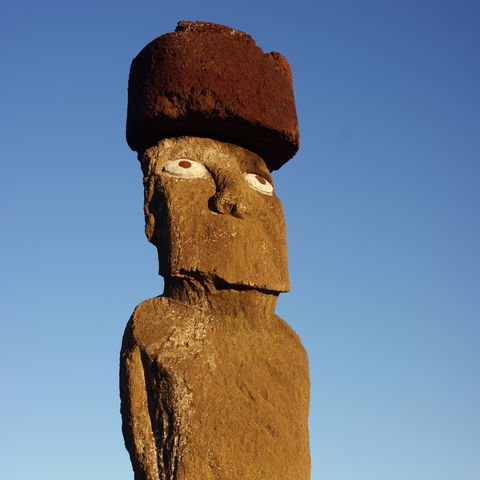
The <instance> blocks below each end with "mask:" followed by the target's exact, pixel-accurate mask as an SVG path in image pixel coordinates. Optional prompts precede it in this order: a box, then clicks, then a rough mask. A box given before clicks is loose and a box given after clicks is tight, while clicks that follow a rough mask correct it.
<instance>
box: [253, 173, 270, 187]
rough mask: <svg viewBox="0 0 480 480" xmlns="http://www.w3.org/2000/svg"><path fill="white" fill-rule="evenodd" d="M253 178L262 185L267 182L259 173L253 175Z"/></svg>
mask: <svg viewBox="0 0 480 480" xmlns="http://www.w3.org/2000/svg"><path fill="white" fill-rule="evenodd" d="M255 178H256V179H257V180H258V181H259V182H260V183H261V184H262V185H265V184H266V183H267V181H266V180H265V179H264V178H262V177H261V176H260V175H255Z"/></svg>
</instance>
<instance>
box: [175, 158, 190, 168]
mask: <svg viewBox="0 0 480 480" xmlns="http://www.w3.org/2000/svg"><path fill="white" fill-rule="evenodd" d="M178 164H179V165H180V166H181V167H182V168H190V167H191V166H192V164H191V163H190V162H187V161H186V160H182V161H181V162H178Z"/></svg>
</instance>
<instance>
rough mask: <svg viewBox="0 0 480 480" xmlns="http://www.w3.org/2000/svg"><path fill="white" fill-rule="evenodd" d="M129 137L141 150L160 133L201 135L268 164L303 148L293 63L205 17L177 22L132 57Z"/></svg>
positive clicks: (273, 165)
mask: <svg viewBox="0 0 480 480" xmlns="http://www.w3.org/2000/svg"><path fill="white" fill-rule="evenodd" d="M128 93H129V95H128V117H127V141H128V144H129V145H130V147H131V148H132V149H133V150H136V151H139V152H140V151H142V150H144V149H146V148H148V147H150V146H153V145H155V144H156V142H157V141H159V140H161V139H162V138H167V137H176V136H182V135H194V136H204V137H209V138H215V139H219V140H223V141H228V142H231V143H234V144H236V145H240V146H242V147H245V148H248V149H249V150H252V151H253V152H256V153H257V154H259V155H260V156H261V157H262V158H263V159H264V160H265V162H266V164H267V166H268V168H269V169H270V170H275V169H278V168H280V167H281V166H282V165H283V164H284V163H285V162H286V161H287V160H289V159H290V158H291V157H293V155H295V153H296V152H297V150H298V147H299V133H298V123H297V116H296V111H295V101H294V96H293V85H292V76H291V72H290V67H289V65H288V62H287V60H286V59H285V58H284V57H283V56H282V55H280V54H279V53H276V52H271V53H263V51H262V50H261V49H260V48H259V47H257V46H256V45H255V42H254V40H253V39H252V38H251V37H250V36H249V35H247V34H245V33H243V32H240V31H238V30H233V29H231V28H229V27H224V26H221V25H215V24H212V23H205V22H179V24H178V26H177V29H176V31H175V32H173V33H168V34H166V35H162V36H161V37H158V38H157V39H156V40H154V41H153V42H151V43H150V44H148V45H147V46H146V47H145V48H144V49H143V50H142V51H141V52H140V53H139V54H138V56H137V57H136V58H135V59H134V61H133V62H132V66H131V70H130V79H129V89H128Z"/></svg>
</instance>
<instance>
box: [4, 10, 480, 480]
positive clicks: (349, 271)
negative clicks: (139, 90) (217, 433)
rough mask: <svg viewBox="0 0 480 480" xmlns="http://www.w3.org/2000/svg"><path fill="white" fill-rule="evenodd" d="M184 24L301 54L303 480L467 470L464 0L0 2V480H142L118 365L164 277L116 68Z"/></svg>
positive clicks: (474, 65) (287, 309)
mask: <svg viewBox="0 0 480 480" xmlns="http://www.w3.org/2000/svg"><path fill="white" fill-rule="evenodd" d="M178 20H204V21H212V22H216V23H220V24H225V25H229V26H231V27H234V28H237V29H240V30H243V31H245V32H247V33H249V34H251V35H252V36H253V37H254V39H255V40H256V42H257V44H258V45H259V46H260V47H262V48H263V50H264V51H271V50H275V51H279V52H281V53H282V54H284V55H285V56H286V57H287V59H288V60H289V61H290V64H291V66H292V70H293V76H294V85H295V94H296V104H297V111H298V116H299V122H300V132H301V144H302V145H301V149H300V152H299V153H298V154H297V155H296V156H295V158H294V159H293V160H291V161H290V162H289V163H288V164H287V165H285V166H284V167H283V168H282V169H281V170H279V171H278V172H277V173H276V174H275V175H274V182H275V186H276V191H277V194H278V195H279V197H280V198H281V199H282V202H283V205H284V210H285V215H286V221H287V227H288V244H289V264H290V275H291V284H292V290H291V292H290V293H288V294H282V295H281V296H280V298H279V301H278V306H277V313H278V314H279V315H280V316H282V317H283V318H285V319H286V320H287V321H288V322H289V323H290V325H292V327H293V328H294V329H295V330H296V331H297V332H298V334H299V335H300V337H301V339H302V341H303V344H304V345H305V347H306V349H307V351H308V354H309V358H310V371H311V372H310V373H311V382H312V387H311V408H310V435H311V456H312V480H386V479H387V480H406V479H408V480H457V479H461V480H479V479H480V454H479V452H480V410H479V408H480V407H479V406H480V376H479V372H480V348H479V343H480V326H479V323H480V322H479V320H480V248H479V246H480V217H479V205H480V189H479V185H480V165H479V161H480V89H479V85H480V53H479V52H480V49H479V46H480V28H479V25H480V4H479V3H478V2H477V1H464V0H456V1H453V0H452V1H442V0H436V1H433V0H432V1H427V0H416V1H412V0H402V1H385V0H384V1H373V0H365V1H360V0H357V1H353V0H345V1H340V0H339V1H333V0H331V1H322V0H320V1H318V2H313V1H306V0H298V1H296V2H292V1H288V2H287V1H284V0H277V1H264V2H262V1H258V0H257V1H251V0H244V1H242V2H234V3H233V2H227V1H202V2H193V1H191V0H187V1H183V2H162V1H138V2H133V1H129V2H127V1H124V0H117V1H103V2H102V1H95V2H94V1H91V0H84V1H82V2H72V1H65V0H64V1H53V0H42V1H38V2H37V1H36V2H33V1H31V0H27V1H21V0H16V1H12V0H4V2H3V6H2V15H1V19H0V22H1V23H0V42H1V45H2V49H1V70H2V75H1V77H0V78H1V80H0V82H1V88H0V95H1V99H0V100H1V144H0V147H1V150H0V151H1V156H2V160H1V182H2V185H1V188H0V195H1V202H0V205H1V207H0V209H1V216H2V218H1V225H2V235H1V237H0V242H1V244H2V267H1V271H2V279H1V282H2V287H1V292H2V309H1V310H2V335H1V336H0V342H1V345H0V356H1V357H0V364H1V370H2V382H1V383H2V395H1V397H2V400H1V405H2V406H1V413H0V420H1V426H0V428H1V432H2V433H1V435H0V452H1V453H0V456H1V457H2V458H1V461H0V476H1V478H4V479H8V480H24V479H27V478H35V479H38V480H60V479H61V480H65V479H69V480H77V479H78V480H80V479H81V480H85V479H87V478H88V479H97V478H98V479H102V480H103V479H115V480H129V479H130V480H133V473H132V470H131V467H130V462H129V459H128V455H127V452H126V450H125V449H124V447H123V438H122V434H121V430H120V425H121V423H120V414H119V395H118V354H119V349H120V343H121V338H122V334H123V329H124V327H125V324H126V322H127V320H128V318H129V316H130V313H131V311H132V310H133V308H134V307H135V305H136V304H138V303H140V302H141V301H143V300H144V299H146V298H149V297H152V296H155V295H158V294H160V293H161V292H162V285H163V283H162V280H161V278H160V277H158V275H157V273H156V272H157V260H156V251H155V248H154V247H153V246H151V245H150V244H149V243H148V242H147V240H146V238H145V236H144V233H143V211H142V204H143V198H142V195H143V191H142V184H141V172H140V168H139V165H138V162H137V160H136V155H135V153H134V152H132V151H130V150H129V148H128V146H127V144H126V142H125V115H126V102H127V80H128V71H129V67H130V62H131V60H132V59H133V58H134V56H135V55H136V54H137V53H138V52H139V51H140V49H141V48H143V46H144V45H146V44H147V43H148V42H150V41H151V40H152V39H153V38H155V37H157V36H159V35H161V34H163V33H166V32H169V31H173V30H174V29H175V25H176V23H177V21H178ZM232 480H234V479H232ZM265 480H270V479H265Z"/></svg>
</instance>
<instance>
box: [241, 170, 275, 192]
mask: <svg viewBox="0 0 480 480" xmlns="http://www.w3.org/2000/svg"><path fill="white" fill-rule="evenodd" d="M245 181H246V182H247V183H248V184H249V185H250V186H251V187H252V188H254V189H255V190H258V191H259V192H261V193H264V194H265V195H273V185H272V184H271V183H270V182H269V181H268V180H265V179H264V178H263V177H261V176H260V175H257V174H255V173H246V174H245Z"/></svg>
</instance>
